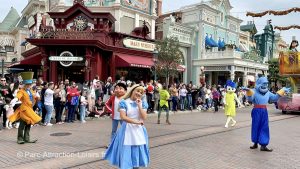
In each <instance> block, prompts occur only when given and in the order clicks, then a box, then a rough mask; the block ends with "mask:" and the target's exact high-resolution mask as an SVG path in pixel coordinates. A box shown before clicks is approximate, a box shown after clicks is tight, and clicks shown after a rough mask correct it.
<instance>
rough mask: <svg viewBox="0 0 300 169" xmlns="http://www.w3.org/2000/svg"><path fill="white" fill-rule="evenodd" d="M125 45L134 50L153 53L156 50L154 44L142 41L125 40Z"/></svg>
mask: <svg viewBox="0 0 300 169" xmlns="http://www.w3.org/2000/svg"><path fill="white" fill-rule="evenodd" d="M123 44H124V46H125V47H127V48H133V49H139V50H145V51H150V52H153V51H154V49H155V44H154V43H149V42H144V41H140V40H133V39H129V38H127V39H124V40H123Z"/></svg>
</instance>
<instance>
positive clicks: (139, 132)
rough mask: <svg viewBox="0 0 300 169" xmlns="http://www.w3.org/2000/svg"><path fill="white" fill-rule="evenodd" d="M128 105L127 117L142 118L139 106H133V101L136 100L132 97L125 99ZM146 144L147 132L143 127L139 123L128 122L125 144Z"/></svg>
mask: <svg viewBox="0 0 300 169" xmlns="http://www.w3.org/2000/svg"><path fill="white" fill-rule="evenodd" d="M125 102H126V105H127V112H126V114H127V117H129V118H131V119H136V120H140V113H139V112H138V107H133V106H132V105H131V103H134V101H132V100H130V99H126V100H125ZM144 144H146V139H145V134H144V130H143V127H142V126H141V125H138V124H131V123H127V124H126V130H125V138H124V145H144Z"/></svg>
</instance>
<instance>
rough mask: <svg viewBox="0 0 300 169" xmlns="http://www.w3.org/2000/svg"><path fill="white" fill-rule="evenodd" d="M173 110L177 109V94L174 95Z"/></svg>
mask: <svg viewBox="0 0 300 169" xmlns="http://www.w3.org/2000/svg"><path fill="white" fill-rule="evenodd" d="M172 111H177V96H172Z"/></svg>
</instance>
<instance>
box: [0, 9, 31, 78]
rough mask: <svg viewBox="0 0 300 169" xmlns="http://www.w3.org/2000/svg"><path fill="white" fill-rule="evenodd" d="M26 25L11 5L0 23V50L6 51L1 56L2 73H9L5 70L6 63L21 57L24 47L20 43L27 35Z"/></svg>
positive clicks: (18, 59) (8, 63)
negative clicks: (3, 55)
mask: <svg viewBox="0 0 300 169" xmlns="http://www.w3.org/2000/svg"><path fill="white" fill-rule="evenodd" d="M26 25H27V23H26V20H25V19H24V18H22V17H20V16H19V14H18V12H17V11H16V9H15V8H13V7H11V8H10V11H9V12H8V14H7V15H6V16H5V18H4V19H3V21H2V22H1V23H0V50H4V51H5V52H6V54H5V55H6V56H5V58H1V59H4V67H5V68H4V74H7V73H11V72H10V71H7V70H6V67H7V66H8V65H10V64H12V63H15V62H18V61H20V60H21V59H22V55H21V53H22V52H23V51H24V49H23V48H22V47H21V46H20V44H21V42H22V40H23V39H25V38H26V37H27V29H26Z"/></svg>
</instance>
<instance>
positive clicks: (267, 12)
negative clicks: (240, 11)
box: [246, 7, 300, 17]
mask: <svg viewBox="0 0 300 169" xmlns="http://www.w3.org/2000/svg"><path fill="white" fill-rule="evenodd" d="M291 12H300V8H298V7H295V8H291V9H288V10H284V11H274V10H268V11H264V12H260V13H254V12H247V14H246V16H252V17H262V16H265V15H267V14H269V15H277V16H278V15H287V14H289V13H291Z"/></svg>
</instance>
